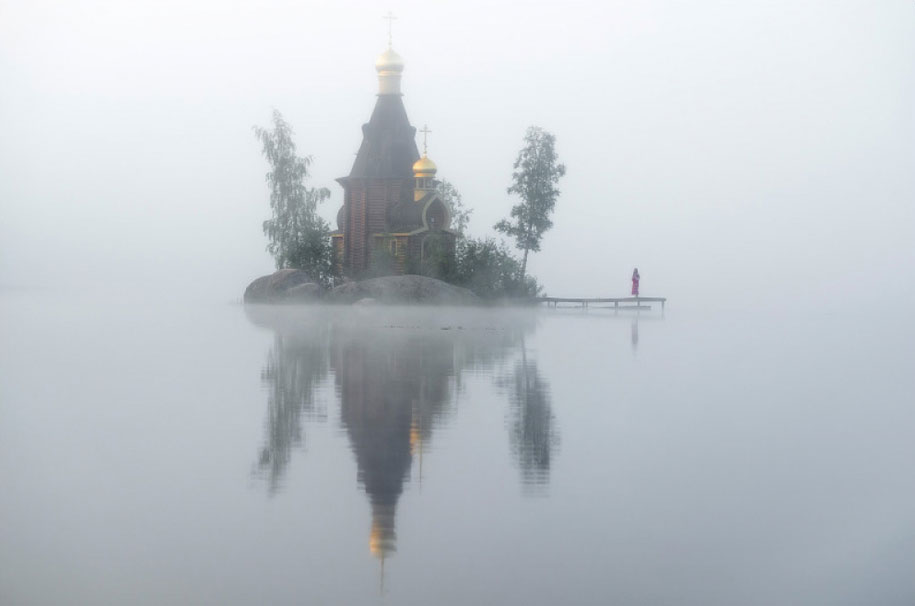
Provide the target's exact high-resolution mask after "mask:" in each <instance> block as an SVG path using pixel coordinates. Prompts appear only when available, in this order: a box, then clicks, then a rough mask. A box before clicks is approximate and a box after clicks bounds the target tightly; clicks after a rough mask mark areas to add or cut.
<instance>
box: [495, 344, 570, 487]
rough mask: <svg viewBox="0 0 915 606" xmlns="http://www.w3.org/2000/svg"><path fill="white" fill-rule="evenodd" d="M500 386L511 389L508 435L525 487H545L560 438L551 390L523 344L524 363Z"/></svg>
mask: <svg viewBox="0 0 915 606" xmlns="http://www.w3.org/2000/svg"><path fill="white" fill-rule="evenodd" d="M501 384H502V385H503V386H504V387H507V388H508V391H509V399H510V401H511V409H510V413H509V434H510V441H511V446H512V452H513V453H514V455H515V457H516V459H517V462H518V466H519V468H520V470H521V479H522V482H523V484H524V485H525V487H527V488H535V487H538V486H540V487H542V486H544V485H545V484H547V483H548V482H549V479H550V461H551V458H552V453H553V449H554V447H556V446H558V444H559V434H558V432H557V430H556V422H555V418H554V415H553V408H552V404H551V401H550V387H549V384H548V383H547V382H546V380H545V379H544V378H543V377H541V375H540V372H539V370H538V369H537V362H536V361H535V360H532V359H529V358H528V355H527V348H526V347H525V345H524V343H523V341H522V345H521V359H520V360H518V362H517V363H516V364H515V367H514V370H513V371H512V372H511V373H510V374H509V375H508V376H507V377H505V378H504V379H503V380H502V381H501Z"/></svg>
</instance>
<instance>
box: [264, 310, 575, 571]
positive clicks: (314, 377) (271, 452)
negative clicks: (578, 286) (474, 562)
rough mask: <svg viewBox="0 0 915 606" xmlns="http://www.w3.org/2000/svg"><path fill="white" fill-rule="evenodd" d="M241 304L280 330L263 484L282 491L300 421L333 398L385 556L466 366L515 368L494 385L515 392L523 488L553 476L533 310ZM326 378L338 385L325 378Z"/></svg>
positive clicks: (268, 373)
mask: <svg viewBox="0 0 915 606" xmlns="http://www.w3.org/2000/svg"><path fill="white" fill-rule="evenodd" d="M246 311H247V313H248V316H249V318H250V319H251V320H252V321H253V322H255V323H256V324H258V325H261V326H264V327H268V328H270V329H272V330H273V331H274V332H275V337H274V343H273V346H272V348H271V350H270V352H269V353H268V355H267V361H266V364H265V366H264V369H263V371H262V379H263V382H264V385H265V387H266V390H267V419H266V423H265V434H266V435H265V438H264V445H263V448H262V449H261V453H260V456H259V461H258V467H259V470H260V473H261V474H262V475H263V476H264V478H265V481H266V483H267V487H268V490H269V491H270V492H271V493H273V492H276V491H277V490H278V489H279V488H280V487H281V485H282V479H283V474H284V472H285V470H286V467H287V465H288V464H289V461H290V458H291V456H292V452H293V450H294V449H296V447H299V446H301V445H303V443H304V440H305V436H304V433H303V432H304V429H303V423H304V421H305V420H307V419H313V420H324V419H326V418H327V417H328V402H333V401H334V400H335V399H337V398H338V399H339V406H340V421H341V423H342V425H343V429H344V431H345V433H346V435H347V437H348V439H349V442H350V446H351V449H352V452H353V454H354V456H355V459H356V466H357V469H358V483H359V485H360V487H361V488H362V489H363V490H364V491H365V493H366V496H367V497H368V499H369V502H370V504H371V510H372V520H371V530H370V537H369V549H370V551H371V552H372V554H374V555H376V556H378V557H381V558H383V557H384V556H385V555H386V554H388V553H390V552H392V551H394V550H395V548H396V544H395V542H396V541H395V539H396V534H395V514H396V509H397V502H398V500H399V498H400V496H401V494H402V493H403V490H404V484H405V482H406V481H407V479H408V478H409V477H410V475H411V469H412V467H413V465H414V463H415V462H416V461H417V459H418V461H419V464H420V465H421V461H422V456H421V453H422V450H423V448H426V447H428V445H429V443H430V441H431V440H432V438H433V432H434V431H435V430H437V429H440V428H442V427H443V425H444V424H445V422H446V421H447V418H448V416H449V415H450V414H451V413H452V412H453V411H454V408H455V406H457V404H458V401H459V397H456V394H459V393H460V388H461V379H462V375H463V374H464V373H466V372H468V371H482V372H483V373H491V372H492V371H493V369H494V368H495V367H496V366H499V367H502V366H505V367H507V368H508V369H509V370H508V372H506V373H504V375H501V376H498V377H497V378H496V383H497V386H498V387H499V388H500V389H499V390H498V391H499V393H502V394H504V395H505V396H506V398H507V400H508V414H507V418H508V419H509V422H508V430H509V443H510V446H511V452H512V453H513V455H514V457H515V458H516V461H517V463H518V466H519V469H520V473H521V480H522V485H523V486H525V487H527V488H530V487H535V488H536V487H543V486H545V484H546V483H547V482H548V481H549V470H550V461H551V457H552V453H553V451H554V449H555V447H556V445H557V444H558V434H557V431H556V428H555V420H554V417H553V413H552V408H551V403H550V391H549V386H548V384H547V381H546V380H545V379H544V378H543V377H542V376H541V374H540V372H539V371H538V368H537V364H536V361H535V360H533V359H531V356H529V355H528V352H527V349H526V347H525V342H524V337H525V334H526V333H529V332H530V331H532V330H533V328H534V324H535V321H536V320H535V316H533V315H531V314H529V313H526V312H515V313H509V312H495V311H494V312H491V313H490V314H489V315H481V314H480V312H479V311H472V310H467V311H462V310H456V311H454V312H453V313H454V314H457V315H456V316H452V317H450V318H449V320H450V324H449V323H443V322H442V320H441V318H440V317H438V316H437V315H436V313H435V310H433V309H412V310H406V309H385V310H384V311H383V312H382V313H383V314H384V315H383V316H382V315H369V314H364V313H360V312H359V310H358V309H352V308H347V309H336V310H334V309H329V310H319V309H317V308H311V309H296V308H279V309H276V308H274V309H269V308H259V307H249V308H247V310H246ZM331 376H332V381H333V386H334V390H333V391H331V390H330V389H329V388H328V385H327V382H326V381H325V379H328V378H329V377H331ZM322 384H323V387H321V385H322ZM421 473H422V471H421V469H420V477H421ZM525 492H529V491H528V490H525Z"/></svg>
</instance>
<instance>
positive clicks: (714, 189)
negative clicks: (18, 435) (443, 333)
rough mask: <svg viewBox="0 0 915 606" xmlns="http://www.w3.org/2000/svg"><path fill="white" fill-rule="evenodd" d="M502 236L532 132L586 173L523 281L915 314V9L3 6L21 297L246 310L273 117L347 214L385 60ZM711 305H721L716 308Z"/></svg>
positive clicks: (6, 164)
mask: <svg viewBox="0 0 915 606" xmlns="http://www.w3.org/2000/svg"><path fill="white" fill-rule="evenodd" d="M389 9H390V10H392V11H393V12H394V13H395V14H396V15H397V16H398V18H397V20H396V21H395V22H394V26H393V29H394V34H393V38H394V48H395V49H396V50H397V51H398V53H400V54H401V55H402V56H403V57H404V59H405V61H406V69H405V72H404V77H403V91H404V103H405V105H406V108H407V112H408V115H409V117H410V120H411V122H412V123H413V125H414V126H417V127H421V126H422V125H423V124H428V125H429V127H430V128H431V130H432V134H431V136H430V139H429V155H430V157H432V158H433V159H434V160H435V161H436V163H437V164H438V166H439V176H441V177H444V178H446V179H448V180H450V181H452V182H453V183H454V184H455V185H456V186H457V188H458V189H459V190H460V191H461V192H462V193H463V195H464V200H465V203H466V204H467V205H469V206H470V207H472V208H473V209H474V214H473V216H472V219H471V224H470V232H471V233H472V234H473V235H477V236H484V235H490V234H491V233H492V225H493V223H495V222H496V221H497V220H498V219H500V218H502V217H504V216H506V215H507V214H508V211H509V209H510V207H511V205H512V204H513V203H514V201H513V200H512V198H511V197H510V196H508V195H507V194H506V193H505V189H506V187H507V186H508V185H509V182H510V176H511V165H512V162H513V160H514V157H515V155H516V153H517V151H518V149H519V148H520V146H521V139H522V136H523V133H524V130H525V129H526V127H527V126H529V125H531V124H536V125H540V126H542V127H544V128H546V129H547V130H549V131H551V132H553V133H554V134H555V135H556V136H557V149H558V152H559V155H560V159H561V160H562V161H563V162H564V163H565V164H566V166H567V167H568V173H567V175H566V177H565V178H564V179H563V180H562V181H561V182H560V188H561V189H562V196H561V198H560V200H559V202H558V203H557V206H556V212H555V215H554V217H553V219H554V223H555V227H554V229H553V230H551V231H550V232H548V233H547V235H546V236H545V238H544V241H543V250H542V252H540V253H537V254H534V255H533V256H532V257H531V260H530V265H529V268H530V271H531V273H533V274H534V275H535V276H537V277H538V278H539V279H540V281H541V282H542V284H543V285H544V286H545V288H546V290H547V292H549V293H551V294H555V295H561V296H596V295H603V296H619V295H622V294H625V293H626V289H627V287H628V276H629V274H630V273H631V271H632V267H634V266H638V267H639V269H640V271H641V273H642V277H643V279H642V290H643V294H645V295H663V296H667V297H670V298H671V301H672V302H678V303H679V304H680V305H684V306H686V305H709V304H712V305H727V306H756V305H771V306H782V305H791V306H803V305H807V306H830V305H845V304H860V303H863V302H870V301H873V299H874V297H875V295H877V296H879V297H881V298H882V299H886V298H890V297H892V298H893V299H894V300H896V301H900V300H901V301H904V302H912V301H913V300H915V285H913V280H912V279H911V276H912V275H913V270H915V247H913V246H912V245H911V238H912V236H913V231H915V229H913V226H915V211H913V204H912V201H913V200H915V176H913V175H915V171H913V167H915V116H913V108H915V94H913V91H915V86H913V84H915V5H913V4H912V3H911V2H908V1H901V0H900V1H886V2H879V3H874V2H864V1H862V2H838V1H829V2H804V3H797V2H789V1H773V0H765V1H760V2H742V3H729V2H703V3H679V2H628V1H627V2H570V3H544V2H534V3H512V4H507V3H506V4H493V3H483V2H460V3H458V2H442V3H434V4H430V3H425V2H424V3H420V2H405V1H399V0H398V1H394V2H390V3H375V2H354V1H341V2H256V3H255V2H195V3H188V2H184V1H182V2H177V1H162V0H156V1H155V2H152V1H140V2H130V3H123V2H98V1H86V2H79V3H72V2H44V1H30V2H14V1H10V0H3V1H2V2H0V82H2V94H0V132H2V139H0V213H2V221H0V286H2V287H4V288H7V289H9V288H17V289H18V288H27V289H28V288H63V289H67V290H68V291H75V290H82V289H88V288H93V289H106V290H111V291H115V292H117V291H123V292H133V291H137V292H142V293H145V294H150V293H152V294H155V295H157V296H159V295H161V296H171V291H172V290H173V289H182V292H184V293H190V292H194V293H198V294H201V295H202V296H205V297H209V298H213V299H215V300H220V301H224V300H232V299H238V298H239V297H240V295H241V292H242V290H243V289H244V286H245V285H246V284H247V283H248V282H249V281H250V280H251V279H253V278H254V277H256V276H258V275H261V274H264V273H268V272H269V271H271V270H272V268H273V265H272V261H271V259H270V258H269V256H268V255H267V253H266V252H265V251H264V245H265V239H264V236H263V234H262V233H261V228H260V225H261V222H262V221H263V220H264V219H265V218H266V217H267V216H268V213H269V206H268V193H267V188H266V185H265V183H264V174H265V172H266V170H267V166H266V163H265V161H264V160H263V159H262V158H261V156H260V148H259V145H258V144H257V142H256V141H255V139H254V136H253V134H252V131H251V127H252V126H253V125H255V124H258V125H267V124H268V122H269V119H270V112H271V110H272V109H273V108H277V109H279V110H280V111H281V112H283V114H284V116H285V117H286V118H287V120H288V121H289V122H290V123H291V124H292V125H293V126H294V128H295V129H296V135H297V142H298V146H299V152H300V153H301V154H309V155H311V156H313V158H314V164H313V171H312V174H313V178H312V181H311V184H313V185H321V186H327V187H330V188H331V190H332V191H333V197H332V198H331V200H330V201H329V202H327V203H325V204H324V206H323V208H322V214H323V215H324V216H325V217H326V218H327V219H328V220H329V221H330V220H333V218H334V217H335V215H336V211H337V209H338V208H339V206H340V204H341V201H342V188H340V187H339V186H338V185H337V184H336V183H334V181H333V179H335V178H337V177H340V176H343V175H346V174H347V173H348V172H349V170H350V167H351V164H352V161H353V159H354V153H355V152H356V150H357V149H358V145H359V142H360V140H361V136H362V134H361V128H360V127H361V125H362V124H363V123H364V122H365V121H366V120H367V119H368V117H369V115H370V113H371V110H372V107H373V104H374V95H375V93H376V76H375V73H374V69H373V64H374V59H375V57H376V56H377V55H378V54H379V53H380V52H381V51H382V50H384V48H385V46H386V43H387V40H386V38H387V31H386V23H385V22H384V21H383V20H382V19H381V18H380V17H381V16H382V15H383V14H384V13H386V12H387V11H388V10H389ZM709 298H713V299H714V301H713V302H711V303H710V302H709Z"/></svg>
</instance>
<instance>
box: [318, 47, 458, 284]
mask: <svg viewBox="0 0 915 606" xmlns="http://www.w3.org/2000/svg"><path fill="white" fill-rule="evenodd" d="M403 68H404V62H403V59H401V57H400V56H399V55H398V54H397V53H396V52H394V50H393V49H392V48H391V47H390V45H389V46H388V49H387V50H386V51H385V52H384V53H382V54H381V55H380V56H379V57H378V59H377V60H376V61H375V70H376V71H377V72H378V85H379V88H378V100H377V101H376V102H375V109H374V110H373V111H372V116H371V118H369V121H368V123H367V124H363V125H362V137H363V138H362V145H361V146H360V147H359V152H358V154H357V155H356V160H355V162H353V168H352V170H351V171H350V174H349V175H348V176H346V177H341V178H339V179H337V182H338V183H340V185H342V186H343V192H344V193H343V207H342V208H340V211H339V212H338V213H337V230H336V231H334V232H332V233H331V239H332V242H333V249H334V261H335V264H336V267H337V270H338V274H339V275H342V276H347V277H358V276H360V275H362V274H363V273H364V272H366V271H367V270H369V269H370V268H371V265H372V263H373V260H377V259H378V258H380V257H384V258H385V259H387V260H388V261H389V262H388V265H387V267H386V273H393V274H403V273H418V272H419V271H420V268H421V267H422V266H423V262H424V261H425V260H427V259H428V258H429V256H430V255H431V254H432V253H433V250H435V251H439V254H440V252H441V251H444V254H446V255H453V254H454V240H455V233H454V232H453V231H451V230H450V229H449V228H450V225H451V212H450V209H449V208H448V205H447V204H445V202H444V201H443V200H442V198H441V196H440V195H439V194H438V192H437V191H436V184H437V181H436V180H435V173H436V171H437V168H436V166H435V163H434V162H433V161H432V160H430V159H429V157H428V155H427V154H426V149H425V147H426V144H425V141H424V143H423V155H422V157H420V155H419V151H418V149H417V147H416V140H415V137H416V129H415V128H414V127H413V126H411V125H410V120H409V119H408V118H407V112H406V110H405V109H404V104H403V99H402V97H403V95H402V94H401V92H400V80H401V76H402V74H403ZM423 132H424V134H427V133H428V132H429V131H428V129H425V128H424V129H423ZM379 253H381V254H379ZM375 269H376V271H377V269H378V268H377V267H376V268H375Z"/></svg>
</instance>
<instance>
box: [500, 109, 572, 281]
mask: <svg viewBox="0 0 915 606" xmlns="http://www.w3.org/2000/svg"><path fill="white" fill-rule="evenodd" d="M565 173H566V167H565V165H563V164H560V163H559V158H558V156H557V155H556V137H555V136H554V135H552V134H551V133H548V132H547V131H545V130H543V129H542V128H540V127H538V126H531V127H530V128H528V129H527V133H526V134H525V136H524V147H523V148H521V151H520V152H518V158H517V159H516V160H515V164H514V172H512V185H511V187H509V188H508V193H510V194H518V195H519V196H520V197H521V202H520V203H519V204H516V205H515V206H513V207H512V210H511V218H510V219H503V220H502V221H499V222H498V223H496V225H495V229H496V231H499V232H502V233H504V234H505V235H507V236H509V237H511V238H513V239H514V241H515V245H516V246H517V247H518V249H519V250H521V251H523V252H524V257H523V260H522V261H521V268H520V275H521V276H522V277H523V276H524V274H525V272H526V271H527V255H528V253H529V252H531V251H533V252H537V251H539V250H540V240H541V239H542V237H543V234H544V232H546V231H547V230H548V229H550V228H551V227H552V226H553V222H552V221H551V220H550V215H551V214H552V212H553V208H554V207H555V206H556V199H557V198H559V189H557V187H556V184H557V183H558V182H559V178H560V177H562V176H563V175H565Z"/></svg>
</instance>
